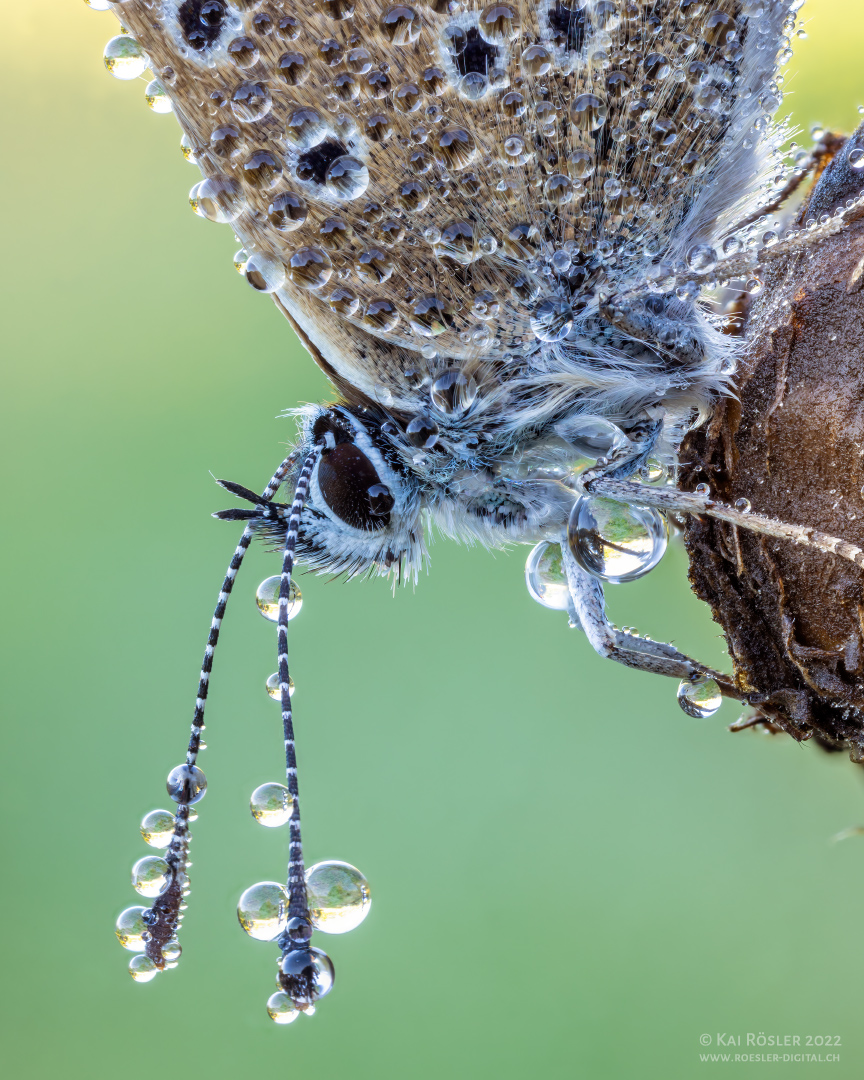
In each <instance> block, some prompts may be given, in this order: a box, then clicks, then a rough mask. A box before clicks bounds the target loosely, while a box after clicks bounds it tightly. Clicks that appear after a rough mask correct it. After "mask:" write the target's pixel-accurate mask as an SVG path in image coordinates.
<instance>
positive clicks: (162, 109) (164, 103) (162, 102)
mask: <svg viewBox="0 0 864 1080" xmlns="http://www.w3.org/2000/svg"><path fill="white" fill-rule="evenodd" d="M144 98H145V100H146V102H147V104H148V105H149V107H150V108H151V109H152V110H153V112H155V113H170V112H173V111H174V110H173V108H172V106H171V98H169V97H168V94H167V93H166V92H165V87H164V86H163V85H162V83H161V82H160V81H159V80H158V79H152V80H151V81H150V82H149V83H147V88H146V89H145V91H144Z"/></svg>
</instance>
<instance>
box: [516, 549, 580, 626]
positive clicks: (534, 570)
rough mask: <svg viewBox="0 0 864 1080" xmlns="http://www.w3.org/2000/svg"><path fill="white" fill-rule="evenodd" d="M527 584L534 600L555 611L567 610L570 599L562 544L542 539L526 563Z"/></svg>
mask: <svg viewBox="0 0 864 1080" xmlns="http://www.w3.org/2000/svg"><path fill="white" fill-rule="evenodd" d="M525 584H526V585H527V586H528V592H529V593H530V595H531V598H532V599H533V600H536V601H537V603H538V604H542V605H543V607H547V608H552V609H553V611H566V610H567V608H568V606H569V601H570V590H569V588H568V587H567V575H566V574H565V573H564V566H563V564H562V560H561V545H560V544H551V543H549V542H548V541H546V540H541V541H540V543H539V544H537V546H536V547H534V548H532V550H531V554H530V555H529V556H528V559H527V561H526V563H525Z"/></svg>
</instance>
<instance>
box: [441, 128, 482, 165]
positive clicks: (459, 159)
mask: <svg viewBox="0 0 864 1080" xmlns="http://www.w3.org/2000/svg"><path fill="white" fill-rule="evenodd" d="M436 141H437V145H438V150H439V155H440V159H441V162H442V164H443V165H444V166H445V167H446V168H448V169H453V170H454V171H458V170H459V169H465V168H467V167H468V165H470V164H471V162H472V161H473V159H474V155H475V153H476V151H477V143H476V142H475V141H474V136H473V135H471V134H470V132H469V131H467V130H466V129H465V128H463V127H447V128H445V129H444V130H443V131H442V132H441V133H440V134H439V135H438V138H437V140H436Z"/></svg>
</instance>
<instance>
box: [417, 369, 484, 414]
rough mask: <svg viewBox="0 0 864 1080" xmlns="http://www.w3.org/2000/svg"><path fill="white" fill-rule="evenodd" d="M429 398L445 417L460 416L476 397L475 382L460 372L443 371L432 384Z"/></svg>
mask: <svg viewBox="0 0 864 1080" xmlns="http://www.w3.org/2000/svg"><path fill="white" fill-rule="evenodd" d="M429 396H430V397H431V398H432V404H433V405H434V406H435V407H436V408H438V409H440V410H441V412H443V413H445V414H446V415H447V416H461V415H462V413H464V412H467V410H468V409H469V408H470V407H471V405H472V403H473V402H474V399H475V398H476V397H477V382H476V380H475V379H474V377H473V376H472V375H465V373H464V372H462V371H455V370H454V371H445V372H444V373H443V374H441V375H439V376H438V378H437V379H436V380H435V382H433V383H432V387H431V389H430V390H429Z"/></svg>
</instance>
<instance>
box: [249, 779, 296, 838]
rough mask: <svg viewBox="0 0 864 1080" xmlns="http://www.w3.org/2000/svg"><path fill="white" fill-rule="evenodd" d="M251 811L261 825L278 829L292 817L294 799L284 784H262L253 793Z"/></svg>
mask: <svg viewBox="0 0 864 1080" xmlns="http://www.w3.org/2000/svg"><path fill="white" fill-rule="evenodd" d="M249 809H250V810H251V812H252V817H254V818H255V820H256V821H257V822H258V823H259V824H260V825H264V826H266V827H267V828H268V829H276V828H278V827H279V826H280V825H284V824H285V822H286V821H288V819H289V818H290V817H291V811H292V810H293V809H294V799H293V797H292V795H291V792H290V791H289V790H288V788H287V787H285V785H284V784H275V783H270V784H261V785H260V787H257V788H255V790H254V791H253V792H252V796H251V798H250V799H249Z"/></svg>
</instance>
